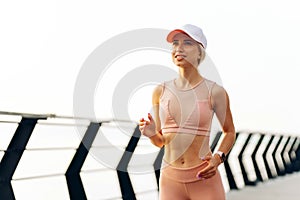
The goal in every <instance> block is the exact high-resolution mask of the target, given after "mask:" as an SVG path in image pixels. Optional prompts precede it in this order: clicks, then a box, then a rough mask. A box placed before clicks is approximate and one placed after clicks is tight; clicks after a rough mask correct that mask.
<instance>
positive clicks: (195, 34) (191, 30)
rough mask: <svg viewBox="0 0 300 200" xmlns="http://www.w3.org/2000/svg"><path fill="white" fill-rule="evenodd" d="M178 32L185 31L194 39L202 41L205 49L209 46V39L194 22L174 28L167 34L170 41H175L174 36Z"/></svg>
mask: <svg viewBox="0 0 300 200" xmlns="http://www.w3.org/2000/svg"><path fill="white" fill-rule="evenodd" d="M178 33H185V34H187V35H188V36H190V37H191V38H192V39H194V40H195V41H197V42H198V43H200V44H201V45H202V46H203V48H204V49H206V46H207V40H206V37H205V35H204V34H203V31H202V29H201V28H199V27H197V26H194V25H192V24H185V25H183V26H182V27H181V28H178V29H174V30H173V31H171V32H170V33H169V34H168V36H167V41H168V42H170V43H171V42H173V37H174V36H175V35H176V34H178Z"/></svg>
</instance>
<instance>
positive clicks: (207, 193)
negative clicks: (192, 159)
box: [159, 162, 225, 200]
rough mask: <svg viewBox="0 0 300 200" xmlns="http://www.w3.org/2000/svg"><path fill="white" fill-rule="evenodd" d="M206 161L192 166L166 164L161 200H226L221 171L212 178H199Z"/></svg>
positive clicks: (162, 175)
mask: <svg viewBox="0 0 300 200" xmlns="http://www.w3.org/2000/svg"><path fill="white" fill-rule="evenodd" d="M206 165H207V163H206V162H204V163H201V164H200V165H198V166H195V167H191V168H176V167H173V166H170V165H169V166H166V167H164V168H162V169H161V175H160V191H159V199H160V200H225V191H224V187H223V184H222V180H221V176H220V173H219V171H217V173H216V175H214V176H213V177H212V178H209V179H205V180H199V179H198V178H197V177H196V176H197V173H198V172H199V171H200V170H201V169H203V168H204V167H205V166H206Z"/></svg>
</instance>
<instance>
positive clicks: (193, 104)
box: [160, 79, 215, 136]
mask: <svg viewBox="0 0 300 200" xmlns="http://www.w3.org/2000/svg"><path fill="white" fill-rule="evenodd" d="M214 85H215V82H212V81H210V80H207V79H202V80H201V81H200V82H199V83H198V84H196V85H195V86H194V87H192V88H190V89H179V88H178V87H177V86H176V84H175V80H171V81H168V82H165V83H164V84H163V91H162V94H161V97H160V118H161V123H162V134H167V133H187V134H195V135H203V136H209V135H210V128H211V123H212V118H213V114H214V111H213V108H212V106H211V90H212V88H213V86H214Z"/></svg>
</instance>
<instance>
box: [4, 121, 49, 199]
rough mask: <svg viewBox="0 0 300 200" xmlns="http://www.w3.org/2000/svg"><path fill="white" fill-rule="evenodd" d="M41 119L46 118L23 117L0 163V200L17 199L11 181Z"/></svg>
mask: <svg viewBox="0 0 300 200" xmlns="http://www.w3.org/2000/svg"><path fill="white" fill-rule="evenodd" d="M39 119H45V118H30V117H23V118H22V120H21V121H20V123H19V126H18V127H17V129H16V131H15V133H14V136H13V137H12V139H11V141H10V143H9V145H8V147H7V150H6V151H5V153H4V155H3V158H2V160H1V163H0V191H1V192H0V199H5V200H12V199H15V195H14V192H13V189H12V185H11V180H12V177H13V174H14V172H15V170H16V168H17V166H18V164H19V162H20V160H21V157H22V155H23V153H24V150H25V148H26V145H27V143H28V141H29V139H30V136H31V135H32V132H33V129H34V127H35V125H36V123H37V121H38V120H39Z"/></svg>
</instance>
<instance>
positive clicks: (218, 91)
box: [198, 85, 236, 179]
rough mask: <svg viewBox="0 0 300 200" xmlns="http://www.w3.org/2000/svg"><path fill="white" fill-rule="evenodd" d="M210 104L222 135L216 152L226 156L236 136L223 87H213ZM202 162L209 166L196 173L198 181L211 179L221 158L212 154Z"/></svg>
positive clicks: (227, 98)
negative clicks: (207, 163) (206, 162)
mask: <svg viewBox="0 0 300 200" xmlns="http://www.w3.org/2000/svg"><path fill="white" fill-rule="evenodd" d="M211 104H212V107H213V109H214V111H215V113H216V116H217V118H218V120H219V122H220V125H221V127H222V131H223V134H224V137H223V139H222V141H221V144H220V147H219V149H218V151H221V152H223V153H225V155H227V154H228V153H229V151H230V149H231V148H232V146H233V144H234V142H235V136H236V134H235V127H234V124H233V119H232V114H231V110H230V105H229V97H228V94H227V92H226V91H225V89H224V88H223V87H220V86H218V85H215V86H214V88H213V90H212V98H211ZM203 160H206V161H208V162H209V165H208V166H207V167H205V168H204V169H203V170H201V171H200V172H199V173H198V177H199V178H200V179H207V178H211V177H212V176H214V175H215V174H216V172H217V168H218V166H219V165H220V164H221V163H222V160H221V157H220V156H219V155H218V154H214V155H213V157H211V156H208V157H206V158H204V159H203Z"/></svg>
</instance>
